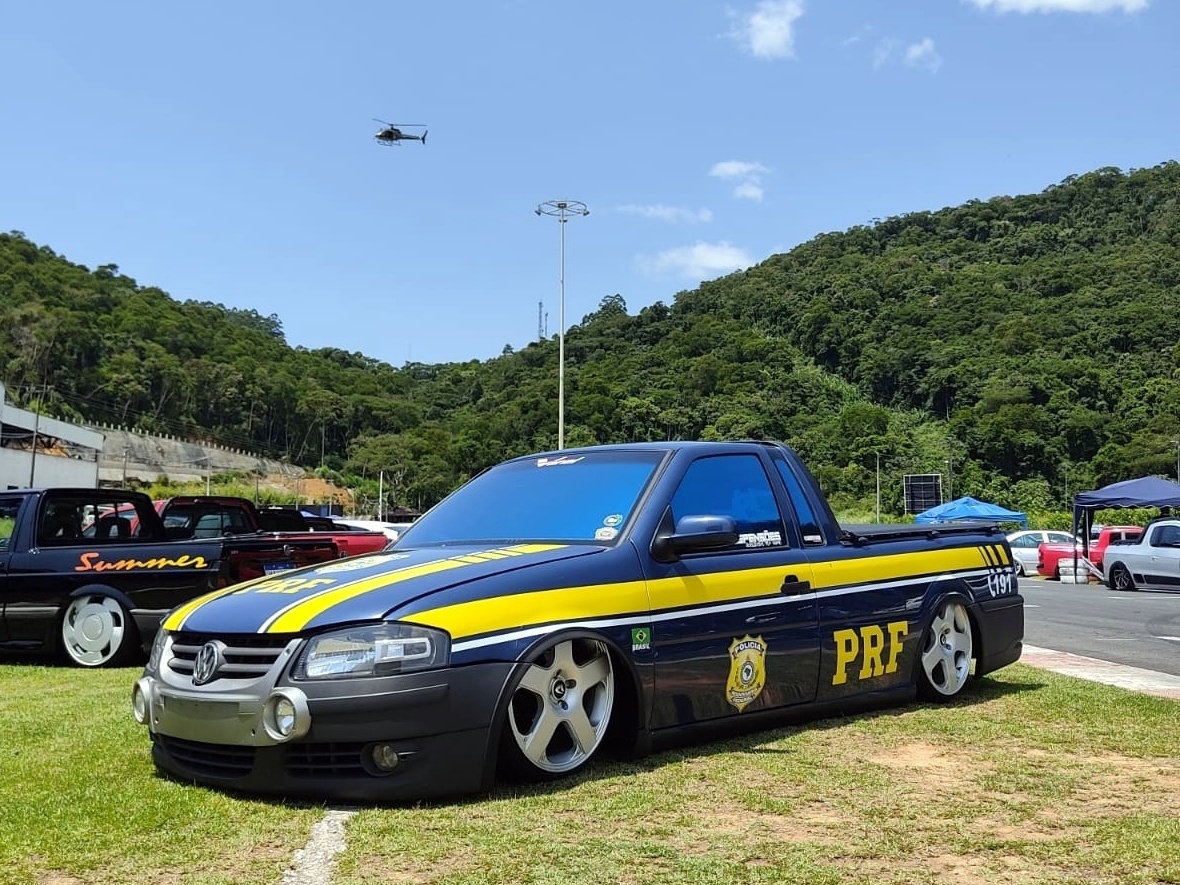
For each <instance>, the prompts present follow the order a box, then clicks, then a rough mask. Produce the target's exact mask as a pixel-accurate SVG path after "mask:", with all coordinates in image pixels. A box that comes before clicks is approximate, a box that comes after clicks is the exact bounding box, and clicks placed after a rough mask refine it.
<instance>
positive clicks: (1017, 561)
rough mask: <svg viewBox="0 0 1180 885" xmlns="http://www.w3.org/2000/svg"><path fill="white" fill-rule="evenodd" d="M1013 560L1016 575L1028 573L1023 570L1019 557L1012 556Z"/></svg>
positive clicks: (1020, 575) (1021, 575)
mask: <svg viewBox="0 0 1180 885" xmlns="http://www.w3.org/2000/svg"><path fill="white" fill-rule="evenodd" d="M1013 560H1014V561H1015V563H1016V577H1018V578H1023V577H1024V576H1025V575H1027V574H1028V572H1027V571H1025V568H1024V563H1023V562H1021V561H1020V560H1019V559H1016V557H1013Z"/></svg>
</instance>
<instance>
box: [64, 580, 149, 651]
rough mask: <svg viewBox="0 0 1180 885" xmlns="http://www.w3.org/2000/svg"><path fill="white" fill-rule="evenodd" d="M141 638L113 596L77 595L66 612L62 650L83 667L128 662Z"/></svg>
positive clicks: (125, 611) (125, 610)
mask: <svg viewBox="0 0 1180 885" xmlns="http://www.w3.org/2000/svg"><path fill="white" fill-rule="evenodd" d="M138 636H139V634H138V631H137V630H136V628H135V622H134V621H133V620H132V619H131V614H130V612H128V611H127V609H126V608H125V607H124V606H123V604H122V603H120V602H119V600H117V599H114V598H112V597H110V596H103V595H102V594H98V593H95V594H89V595H86V596H77V597H75V598H73V599H71V600H70V604H69V605H68V606H66V610H65V611H64V612H63V613H62V619H61V644H62V649H63V650H64V651H65V653H66V657H67V658H69V660H70V663H72V664H75V665H76V666H79V667H113V666H116V665H118V664H121V663H124V662H125V661H127V660H128V659H129V658H130V657H131V655H132V654H133V653H134V651H135V649H136V648H137V647H138Z"/></svg>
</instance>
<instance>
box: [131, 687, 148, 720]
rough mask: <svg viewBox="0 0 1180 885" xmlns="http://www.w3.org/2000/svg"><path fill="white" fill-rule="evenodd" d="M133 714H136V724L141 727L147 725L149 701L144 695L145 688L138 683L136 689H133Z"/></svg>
mask: <svg viewBox="0 0 1180 885" xmlns="http://www.w3.org/2000/svg"><path fill="white" fill-rule="evenodd" d="M131 712H132V713H133V714H135V721H136V722H138V723H139V724H140V725H147V723H148V699H147V695H146V694H145V693H144V690H143V686H142V685H140V684H139V683H138V682H137V683H135V688H133V689H131Z"/></svg>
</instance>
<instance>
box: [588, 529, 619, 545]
mask: <svg viewBox="0 0 1180 885" xmlns="http://www.w3.org/2000/svg"><path fill="white" fill-rule="evenodd" d="M618 534H619V530H618V529H612V528H607V527H606V526H603V527H602V528H600V529H598V530H597V531H595V532H594V540H595V541H613V540H614V539H615V538H616V537H617V536H618Z"/></svg>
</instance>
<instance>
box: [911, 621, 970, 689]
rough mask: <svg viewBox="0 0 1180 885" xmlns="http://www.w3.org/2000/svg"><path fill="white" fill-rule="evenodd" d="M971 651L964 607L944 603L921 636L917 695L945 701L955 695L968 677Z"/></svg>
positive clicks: (968, 623)
mask: <svg viewBox="0 0 1180 885" xmlns="http://www.w3.org/2000/svg"><path fill="white" fill-rule="evenodd" d="M972 649H973V642H972V637H971V619H970V618H969V617H968V616H967V607H966V606H964V605H963V603H961V602H959V601H957V600H954V599H949V600H946V601H945V602H943V603H942V604H940V605H939V607H938V609H937V610H936V611H935V612H934V618H933V619H932V620H931V621H930V626H929V627H927V628H926V632H925V633H924V634H923V636H922V648H921V653H920V655H919V658H918V692H919V694H921V695H922V697H924V698H927V699H928V700H933V701H948V700H950V699H951V698H953V697H955V696H956V695H957V694H959V692H961V691H962V690H963V687H964V686H965V685H966V684H967V680H968V679H969V678H970V676H971V654H972Z"/></svg>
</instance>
